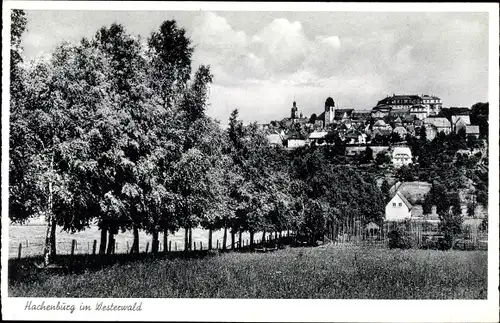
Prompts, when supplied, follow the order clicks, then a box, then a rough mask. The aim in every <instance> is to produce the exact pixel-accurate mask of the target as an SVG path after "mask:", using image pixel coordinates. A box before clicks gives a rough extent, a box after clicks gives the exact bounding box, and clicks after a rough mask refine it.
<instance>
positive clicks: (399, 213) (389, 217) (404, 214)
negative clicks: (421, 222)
mask: <svg viewBox="0 0 500 323" xmlns="http://www.w3.org/2000/svg"><path fill="white" fill-rule="evenodd" d="M411 210H412V205H411V204H410V202H409V201H408V200H407V199H406V197H405V196H404V195H403V194H402V193H400V192H399V191H396V193H395V194H394V195H393V196H392V198H391V199H390V201H389V202H388V203H387V205H386V206H385V221H404V220H407V219H410V218H411Z"/></svg>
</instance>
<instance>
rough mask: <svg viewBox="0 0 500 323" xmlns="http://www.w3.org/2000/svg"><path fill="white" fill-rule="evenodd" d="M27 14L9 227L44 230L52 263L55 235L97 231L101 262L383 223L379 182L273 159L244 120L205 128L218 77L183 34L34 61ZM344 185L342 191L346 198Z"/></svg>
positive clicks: (14, 88) (163, 29) (16, 78)
mask: <svg viewBox="0 0 500 323" xmlns="http://www.w3.org/2000/svg"><path fill="white" fill-rule="evenodd" d="M25 30H26V18H25V14H24V12H22V11H20V10H14V11H13V14H12V38H11V84H10V86H11V91H10V92H11V101H10V102H11V106H10V108H11V113H10V134H11V135H10V171H9V176H10V178H9V189H10V192H9V193H10V198H9V208H10V218H11V220H12V221H14V222H19V223H23V222H25V221H27V220H28V219H30V218H31V217H35V216H38V215H44V216H45V219H46V221H47V232H46V239H45V251H44V262H45V264H49V263H50V262H51V261H52V260H53V259H54V257H55V255H56V243H55V242H56V226H60V227H62V229H63V230H66V231H69V232H76V231H81V230H85V229H86V228H87V227H89V226H90V225H91V224H97V225H98V227H99V229H100V231H101V240H100V248H99V252H100V253H101V254H103V253H106V252H107V253H110V252H112V248H113V246H114V239H115V235H116V234H118V233H119V232H120V231H122V232H124V231H129V230H131V231H132V232H133V235H134V241H133V245H132V248H131V252H135V253H137V252H138V250H139V230H144V231H145V232H147V233H148V234H151V235H152V237H153V243H152V250H153V252H157V251H158V249H159V247H158V246H159V234H160V233H163V239H164V245H167V239H168V234H169V233H174V232H177V231H178V230H179V229H181V228H183V229H184V230H185V246H186V250H187V249H189V248H190V246H191V243H190V242H191V230H192V229H193V228H196V227H203V228H205V229H207V230H209V231H210V234H209V236H210V241H209V248H211V247H212V243H211V237H212V232H213V231H214V230H219V229H223V230H224V241H223V247H226V240H227V236H228V234H232V235H233V239H232V241H234V240H235V239H234V235H235V234H238V233H239V234H241V233H242V232H244V231H248V232H249V233H250V243H251V244H253V241H254V234H255V233H257V232H264V233H265V232H270V231H284V230H292V231H295V232H301V233H303V234H304V235H306V236H307V237H309V239H310V241H311V242H314V241H315V239H316V238H317V237H318V235H321V234H323V232H324V230H325V229H326V227H327V225H333V224H334V223H339V222H341V221H348V220H349V219H350V218H354V217H355V216H356V217H359V216H360V214H362V217H363V219H365V221H371V220H380V219H381V218H382V216H383V205H382V204H381V203H379V202H380V200H381V198H382V195H381V193H380V190H379V189H378V188H377V187H376V185H374V184H373V183H374V180H373V178H370V177H368V176H364V175H362V174H360V173H357V172H356V171H354V170H349V171H348V172H346V171H345V169H339V168H338V167H337V165H335V164H334V162H332V160H333V159H332V158H330V157H331V156H329V154H335V152H333V153H332V152H329V151H328V150H321V149H311V150H305V151H296V152H287V151H285V150H283V149H280V148H276V147H270V146H269V143H268V141H267V138H266V137H265V135H264V133H263V132H262V131H261V130H259V127H258V126H257V124H250V125H248V126H244V125H243V123H242V122H241V120H239V118H238V111H237V110H235V111H233V113H232V114H231V116H230V118H229V127H228V129H227V130H223V129H222V127H221V126H220V124H219V122H218V121H215V120H213V119H212V118H210V117H208V116H207V115H206V109H207V102H208V95H209V85H210V83H211V82H212V77H213V76H212V74H211V72H210V68H209V66H204V65H202V66H200V67H199V68H198V69H197V70H196V71H194V72H193V71H192V70H191V65H192V59H191V58H192V54H193V50H194V47H193V45H192V44H191V41H190V39H189V38H188V37H187V36H186V34H185V30H184V29H182V28H180V27H178V26H177V24H176V22H175V21H165V22H164V23H163V24H162V25H161V26H160V28H159V29H158V30H157V31H154V32H152V33H151V34H150V36H149V37H148V38H147V39H141V38H139V37H134V36H132V35H130V34H129V33H127V32H126V30H125V29H124V27H123V26H121V25H119V24H113V25H111V26H109V27H103V28H101V29H100V30H98V31H97V32H96V33H95V35H94V36H93V37H91V38H84V39H82V40H81V41H80V42H79V43H77V44H70V43H62V44H60V45H59V46H57V48H56V49H55V50H54V51H53V53H52V54H51V55H50V57H48V58H39V59H36V60H32V61H24V60H23V57H22V55H21V53H22V50H21V49H22V48H21V36H22V34H23V32H24V31H25ZM340 183H342V184H340Z"/></svg>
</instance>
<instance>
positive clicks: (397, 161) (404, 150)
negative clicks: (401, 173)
mask: <svg viewBox="0 0 500 323" xmlns="http://www.w3.org/2000/svg"><path fill="white" fill-rule="evenodd" d="M411 163H412V155H411V150H410V148H409V147H395V148H394V150H393V151H392V164H393V165H394V167H401V166H407V165H409V164H411Z"/></svg>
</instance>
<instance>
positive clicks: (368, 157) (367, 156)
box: [363, 146, 373, 164]
mask: <svg viewBox="0 0 500 323" xmlns="http://www.w3.org/2000/svg"><path fill="white" fill-rule="evenodd" d="M372 161H373V149H371V147H370V146H367V147H366V149H365V152H364V155H363V162H364V163H365V164H368V163H371V162H372Z"/></svg>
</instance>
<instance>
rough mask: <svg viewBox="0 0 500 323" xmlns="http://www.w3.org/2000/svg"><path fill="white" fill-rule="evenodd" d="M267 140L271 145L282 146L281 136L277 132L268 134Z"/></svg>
mask: <svg viewBox="0 0 500 323" xmlns="http://www.w3.org/2000/svg"><path fill="white" fill-rule="evenodd" d="M267 140H268V141H269V144H270V145H271V146H283V137H282V136H281V135H279V134H277V133H271V134H268V135H267Z"/></svg>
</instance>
